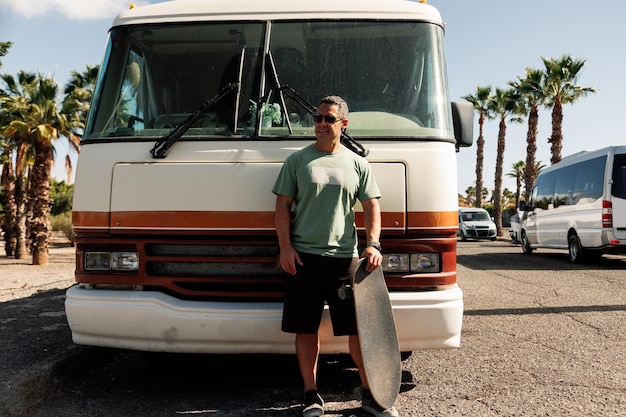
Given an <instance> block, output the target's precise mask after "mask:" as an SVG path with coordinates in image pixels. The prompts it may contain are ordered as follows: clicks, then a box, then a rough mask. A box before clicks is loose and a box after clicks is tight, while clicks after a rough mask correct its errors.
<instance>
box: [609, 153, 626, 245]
mask: <svg viewBox="0 0 626 417" xmlns="http://www.w3.org/2000/svg"><path fill="white" fill-rule="evenodd" d="M612 179H613V181H612V182H613V183H612V184H611V203H612V206H613V207H612V209H613V235H614V236H615V237H616V238H617V239H620V240H622V239H624V240H626V154H615V156H614V159H613V178H612Z"/></svg>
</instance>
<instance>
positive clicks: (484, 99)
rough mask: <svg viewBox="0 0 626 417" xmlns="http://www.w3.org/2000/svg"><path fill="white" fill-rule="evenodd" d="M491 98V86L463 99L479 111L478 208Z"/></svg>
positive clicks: (481, 198)
mask: <svg viewBox="0 0 626 417" xmlns="http://www.w3.org/2000/svg"><path fill="white" fill-rule="evenodd" d="M490 97H491V86H486V87H480V86H478V87H476V95H471V94H468V95H466V96H464V97H463V99H465V100H467V101H469V102H470V103H472V105H473V106H474V109H476V110H477V111H478V140H477V141H476V188H475V189H476V199H475V205H476V207H482V206H483V193H482V190H483V164H484V159H485V156H484V154H485V151H484V150H485V138H484V137H483V127H484V125H485V118H487V119H492V118H493V115H492V114H491V111H490V109H489V100H490Z"/></svg>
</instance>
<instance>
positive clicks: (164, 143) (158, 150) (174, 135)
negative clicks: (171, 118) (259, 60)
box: [150, 83, 239, 159]
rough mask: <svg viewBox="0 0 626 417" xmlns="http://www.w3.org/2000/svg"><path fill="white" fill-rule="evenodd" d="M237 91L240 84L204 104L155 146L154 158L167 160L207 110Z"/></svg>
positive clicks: (230, 87)
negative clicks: (170, 152)
mask: <svg viewBox="0 0 626 417" xmlns="http://www.w3.org/2000/svg"><path fill="white" fill-rule="evenodd" d="M235 90H239V83H232V84H227V85H226V86H224V88H222V89H221V90H220V91H219V92H218V93H217V94H216V95H215V96H214V97H213V98H210V99H208V100H206V101H205V102H204V103H202V104H201V105H200V107H198V109H197V110H196V111H194V112H193V113H191V114H190V115H189V117H187V118H186V119H185V120H184V121H183V122H182V123H181V124H180V125H178V126H177V127H176V128H175V129H174V130H172V131H171V132H170V133H168V134H167V135H165V136H163V137H162V138H161V139H159V140H158V141H157V142H156V143H155V144H154V147H153V148H152V150H150V153H151V154H152V157H153V158H155V159H163V158H165V157H166V156H167V152H168V151H169V149H170V148H171V147H172V145H174V143H176V141H177V140H178V139H180V138H181V137H182V136H183V135H184V134H185V132H186V131H187V130H189V128H190V127H191V126H193V125H194V124H195V123H196V122H197V121H198V120H200V119H201V118H202V116H203V115H204V113H206V112H207V110H209V109H210V108H211V107H213V106H214V105H215V104H216V103H217V102H219V101H220V100H222V99H223V98H224V97H226V96H227V95H228V94H230V93H231V92H233V91H235Z"/></svg>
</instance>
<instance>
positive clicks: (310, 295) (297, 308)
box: [282, 252, 358, 336]
mask: <svg viewBox="0 0 626 417" xmlns="http://www.w3.org/2000/svg"><path fill="white" fill-rule="evenodd" d="M298 254H299V255H300V260H301V261H302V263H303V265H302V266H300V265H297V264H296V266H297V270H298V272H297V273H296V275H290V276H289V277H288V278H287V286H286V292H285V305H284V308H283V324H282V330H283V331H284V332H287V333H309V334H310V333H317V330H318V329H319V327H320V322H321V319H322V312H323V311H324V302H326V303H328V308H329V310H330V318H331V321H332V324H333V334H334V335H335V336H345V335H355V334H357V327H356V315H355V312H354V301H353V300H352V299H349V300H340V299H339V296H338V295H337V289H338V288H339V287H340V286H341V285H342V284H343V281H344V280H347V281H348V282H350V279H351V277H352V274H353V273H354V271H355V269H356V265H357V262H358V258H335V257H330V256H320V255H311V254H307V253H301V252H299V253H298Z"/></svg>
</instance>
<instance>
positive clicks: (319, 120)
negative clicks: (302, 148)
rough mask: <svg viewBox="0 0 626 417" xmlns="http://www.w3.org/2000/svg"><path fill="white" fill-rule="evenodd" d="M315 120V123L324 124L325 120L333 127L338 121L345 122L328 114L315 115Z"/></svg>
mask: <svg viewBox="0 0 626 417" xmlns="http://www.w3.org/2000/svg"><path fill="white" fill-rule="evenodd" d="M313 120H314V121H315V123H322V120H324V121H325V122H326V123H328V124H329V125H332V124H333V123H335V122H337V121H338V120H343V119H340V118H339V117H335V116H333V115H332V114H327V115H325V116H322V115H321V114H314V115H313Z"/></svg>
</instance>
